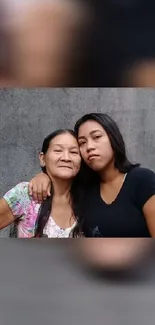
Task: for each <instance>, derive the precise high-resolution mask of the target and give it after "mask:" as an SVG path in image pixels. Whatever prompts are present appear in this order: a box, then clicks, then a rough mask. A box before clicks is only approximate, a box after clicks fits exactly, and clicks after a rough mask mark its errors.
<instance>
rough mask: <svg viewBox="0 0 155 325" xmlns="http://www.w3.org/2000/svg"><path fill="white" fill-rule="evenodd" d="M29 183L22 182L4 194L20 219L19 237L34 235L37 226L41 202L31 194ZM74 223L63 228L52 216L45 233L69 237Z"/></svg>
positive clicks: (13, 211)
mask: <svg viewBox="0 0 155 325" xmlns="http://www.w3.org/2000/svg"><path fill="white" fill-rule="evenodd" d="M28 184H29V183H28V182H21V183H19V184H17V185H16V186H15V187H13V188H12V189H11V190H9V191H8V192H7V193H6V194H5V195H4V199H5V200H6V202H7V204H8V205H9V207H10V209H11V211H12V213H13V215H14V217H15V220H17V219H19V223H18V225H17V232H18V238H32V237H34V235H35V230H36V226H37V224H36V221H37V217H38V212H39V208H40V204H38V203H36V202H35V201H34V200H33V198H32V197H30V196H29V194H28ZM74 225H75V224H74ZM74 225H73V226H72V227H71V228H68V229H61V228H60V227H59V226H58V225H56V223H55V221H54V220H53V218H52V216H50V218H49V220H48V222H47V224H46V226H45V228H44V232H43V233H44V235H46V236H47V237H49V238H64V237H69V236H70V232H71V230H72V229H73V227H74Z"/></svg>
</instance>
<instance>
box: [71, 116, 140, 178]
mask: <svg viewBox="0 0 155 325" xmlns="http://www.w3.org/2000/svg"><path fill="white" fill-rule="evenodd" d="M89 120H93V121H96V122H98V123H99V124H100V125H101V126H102V127H103V129H104V130H105V131H106V133H107V135H108V137H109V140H110V143H111V146H112V149H113V151H114V157H115V167H116V168H117V169H118V170H119V172H121V173H127V172H128V171H130V170H131V169H132V168H134V167H137V166H139V164H133V163H131V162H130V161H129V159H128V157H127V153H126V148H125V143H124V139H123V136H122V134H121V132H120V130H119V127H118V125H117V123H116V122H115V121H114V120H113V119H112V118H111V117H110V116H109V115H107V114H103V113H90V114H86V115H84V116H83V117H81V118H80V119H79V120H78V121H77V123H76V125H75V133H76V135H77V136H78V131H79V128H80V126H81V125H82V124H83V123H85V122H87V121H89Z"/></svg>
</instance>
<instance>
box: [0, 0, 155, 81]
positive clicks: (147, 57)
mask: <svg viewBox="0 0 155 325" xmlns="http://www.w3.org/2000/svg"><path fill="white" fill-rule="evenodd" d="M0 18H1V19H0V42H1V49H0V85H1V86H12V87H14V86H15V87H16V86H18V87H21V86H22V87H41V86H42V87H56V86H57V87H69V86H73V87H77V86H80V87H91V86H92V87H93V86H94V87H122V86H123V87H154V86H155V45H154V42H153V39H154V31H155V2H154V1H152V0H134V1H133V0H124V1H122V0H117V1H116V0H98V1H96V0H89V1H88V0H44V1H42V0H22V1H21V0H0Z"/></svg>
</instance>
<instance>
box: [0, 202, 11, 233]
mask: <svg viewBox="0 0 155 325" xmlns="http://www.w3.org/2000/svg"><path fill="white" fill-rule="evenodd" d="M13 222H14V216H13V213H12V211H11V209H10V208H9V205H8V204H7V202H6V201H5V200H4V199H1V200H0V229H3V228H5V227H7V226H9V225H10V224H11V223H13Z"/></svg>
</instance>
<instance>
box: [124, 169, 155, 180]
mask: <svg viewBox="0 0 155 325" xmlns="http://www.w3.org/2000/svg"><path fill="white" fill-rule="evenodd" d="M129 177H130V178H131V179H132V180H136V181H140V182H141V181H147V182H148V181H149V180H155V173H154V172H153V171H152V170H151V169H148V168H143V167H135V168H133V169H132V170H131V171H130V172H129Z"/></svg>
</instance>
